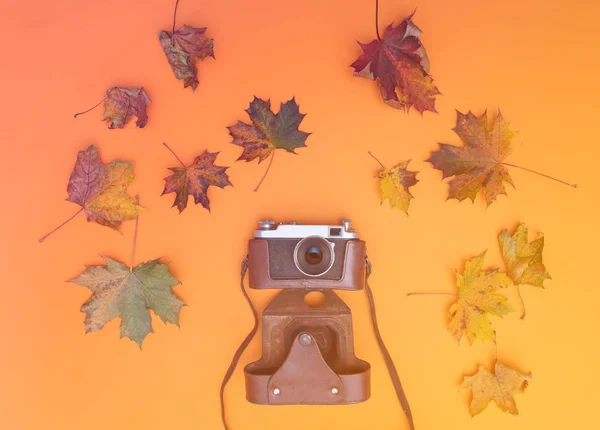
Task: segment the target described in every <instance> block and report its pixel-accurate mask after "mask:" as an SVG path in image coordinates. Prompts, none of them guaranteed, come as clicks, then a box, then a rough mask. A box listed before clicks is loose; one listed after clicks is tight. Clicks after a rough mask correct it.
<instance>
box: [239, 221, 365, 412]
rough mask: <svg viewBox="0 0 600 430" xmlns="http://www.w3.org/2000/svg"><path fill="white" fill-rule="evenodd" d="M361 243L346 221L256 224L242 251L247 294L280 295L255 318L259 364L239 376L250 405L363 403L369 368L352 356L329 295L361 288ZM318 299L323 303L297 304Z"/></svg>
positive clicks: (338, 303)
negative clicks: (318, 295) (273, 292)
mask: <svg viewBox="0 0 600 430" xmlns="http://www.w3.org/2000/svg"><path fill="white" fill-rule="evenodd" d="M365 258H366V250H365V242H364V241H362V240H360V239H359V237H358V234H357V233H356V231H355V230H353V229H351V228H350V221H349V220H343V221H342V223H341V224H340V225H300V224H297V223H295V222H291V223H288V224H283V223H279V224H277V223H275V222H273V221H260V222H259V229H258V230H256V232H255V234H254V238H253V239H251V240H250V243H249V254H248V270H249V286H250V288H254V289H268V288H277V289H282V291H281V292H280V293H279V294H278V295H277V296H276V297H275V298H274V299H273V300H272V301H271V303H269V305H268V306H267V307H266V308H265V310H264V312H263V315H262V322H263V325H262V357H261V358H260V360H258V361H255V362H253V363H250V364H248V365H247V366H246V367H245V368H244V373H245V377H246V396H247V398H248V400H249V401H250V402H252V403H258V404H348V403H358V402H362V401H365V400H367V399H368V398H369V396H370V369H371V367H370V365H369V363H367V362H366V361H363V360H360V359H359V358H357V357H356V356H355V355H354V337H353V332H352V314H351V312H350V308H348V306H347V305H346V304H345V303H344V302H343V301H342V300H341V299H340V298H339V297H338V295H337V294H335V293H334V292H333V290H334V289H343V290H360V289H362V288H364V286H365ZM315 291H319V292H320V293H322V294H323V299H324V300H323V302H322V303H320V304H318V305H316V304H314V303H311V304H308V303H306V301H305V297H306V296H307V294H309V293H311V292H315Z"/></svg>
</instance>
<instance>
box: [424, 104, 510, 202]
mask: <svg viewBox="0 0 600 430" xmlns="http://www.w3.org/2000/svg"><path fill="white" fill-rule="evenodd" d="M453 130H454V132H456V134H458V136H459V137H460V139H461V140H462V142H463V143H464V146H463V147H458V146H454V145H447V144H445V143H440V144H439V145H440V149H439V150H438V151H434V152H432V153H431V156H430V157H429V159H428V160H426V161H428V162H430V163H431V164H433V167H434V168H436V169H438V170H441V171H442V174H443V176H442V179H444V178H447V177H450V176H455V177H454V179H452V180H450V182H449V185H450V189H449V193H448V198H449V199H450V198H452V199H458V200H459V201H462V200H464V199H466V198H470V199H471V200H472V201H473V202H474V201H475V197H476V196H477V194H478V193H479V191H481V190H483V192H484V194H485V201H486V203H487V205H488V206H489V205H490V204H492V203H493V202H494V201H495V200H496V197H497V196H498V195H500V194H506V190H505V188H504V182H507V183H509V184H510V185H512V186H513V187H514V184H513V182H512V179H511V177H510V175H509V174H508V170H507V169H506V166H505V165H504V164H503V163H502V161H503V160H504V159H505V158H506V157H507V156H508V155H509V154H510V153H511V152H512V149H511V148H510V141H511V139H512V137H513V136H514V133H513V132H512V131H511V130H510V129H509V128H508V123H507V122H506V121H505V120H504V117H503V116H502V114H501V113H500V111H498V116H497V118H496V121H495V123H494V125H493V127H492V129H491V131H490V130H489V128H488V120H487V112H484V113H483V115H481V116H480V117H479V118H477V117H476V116H475V115H473V114H472V113H471V112H470V111H469V113H467V114H466V115H465V114H463V113H460V112H458V111H457V120H456V127H455V128H454V129H453Z"/></svg>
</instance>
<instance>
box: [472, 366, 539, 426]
mask: <svg viewBox="0 0 600 430" xmlns="http://www.w3.org/2000/svg"><path fill="white" fill-rule="evenodd" d="M530 381H531V372H527V373H523V372H519V371H518V370H515V369H513V368H512V367H509V366H506V365H505V364H502V363H499V362H496V369H495V371H494V373H490V372H488V371H487V370H486V369H485V368H484V367H483V366H481V367H480V368H479V371H478V372H477V373H476V374H475V375H472V376H465V377H464V379H463V382H462V385H461V387H462V388H468V389H470V390H471V391H472V392H473V399H472V400H471V405H470V407H469V411H470V413H471V416H475V415H477V414H478V413H480V412H482V411H483V410H484V409H485V408H486V407H487V405H488V404H489V403H490V401H492V400H493V401H494V402H496V405H498V407H499V408H500V409H501V410H503V411H504V412H509V413H511V414H513V415H518V414H519V411H518V410H517V404H516V402H515V398H514V395H515V394H518V393H523V392H524V391H525V388H527V386H528V385H529V382H530Z"/></svg>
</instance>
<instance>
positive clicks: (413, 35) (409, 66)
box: [350, 12, 441, 114]
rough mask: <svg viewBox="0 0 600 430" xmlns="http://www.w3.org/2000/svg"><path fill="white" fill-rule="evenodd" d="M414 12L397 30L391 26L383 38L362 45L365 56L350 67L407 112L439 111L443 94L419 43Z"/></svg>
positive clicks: (394, 104) (388, 102)
mask: <svg viewBox="0 0 600 430" xmlns="http://www.w3.org/2000/svg"><path fill="white" fill-rule="evenodd" d="M413 15H414V12H413V13H412V14H411V15H410V16H408V17H407V18H405V19H404V20H403V21H402V22H401V23H400V24H398V25H397V26H396V27H394V25H393V24H390V25H389V26H388V27H387V28H386V29H385V31H384V32H383V38H379V34H378V35H377V36H378V37H377V39H375V40H373V41H371V42H369V43H367V44H362V43H360V42H358V44H359V45H360V47H361V48H362V50H363V54H362V55H361V56H360V57H358V59H357V60H356V61H355V62H354V63H352V64H351V65H350V67H354V74H355V75H356V76H361V77H364V78H368V79H374V80H376V81H377V84H378V85H379V90H380V91H381V96H382V97H383V100H384V101H385V102H386V103H387V104H389V105H390V106H393V107H395V108H397V109H402V110H404V111H406V112H408V111H409V110H410V108H411V107H412V108H414V109H416V110H417V111H418V112H419V113H421V114H422V113H423V112H424V111H426V110H428V111H432V112H436V110H435V97H436V96H437V95H438V94H441V93H440V91H439V90H438V88H437V87H436V86H435V84H434V83H433V79H432V78H431V76H429V58H428V57H427V53H426V52H425V48H424V47H423V45H422V44H421V41H420V40H419V36H420V34H421V30H420V29H419V28H418V27H417V26H416V25H415V24H414V23H413V22H412V17H413Z"/></svg>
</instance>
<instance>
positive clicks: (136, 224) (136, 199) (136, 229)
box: [129, 196, 140, 272]
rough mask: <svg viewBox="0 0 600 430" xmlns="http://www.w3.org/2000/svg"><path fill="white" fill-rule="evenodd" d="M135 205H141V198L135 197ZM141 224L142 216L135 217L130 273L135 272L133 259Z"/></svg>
mask: <svg viewBox="0 0 600 430" xmlns="http://www.w3.org/2000/svg"><path fill="white" fill-rule="evenodd" d="M135 204H136V205H139V204H140V196H135ZM139 223H140V214H139V212H138V214H137V216H136V217H135V228H134V230H133V246H132V247H131V258H130V259H129V271H130V272H133V257H134V256H135V244H136V242H137V232H138V225H139Z"/></svg>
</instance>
